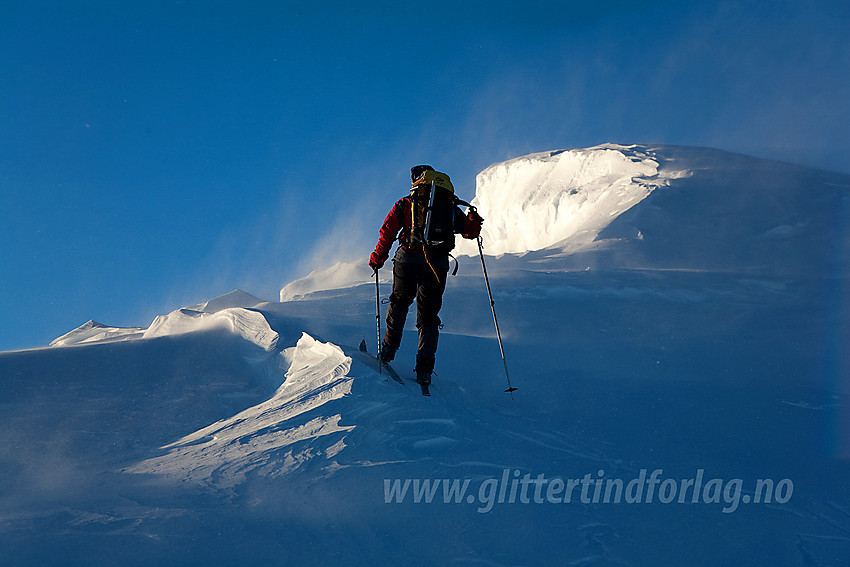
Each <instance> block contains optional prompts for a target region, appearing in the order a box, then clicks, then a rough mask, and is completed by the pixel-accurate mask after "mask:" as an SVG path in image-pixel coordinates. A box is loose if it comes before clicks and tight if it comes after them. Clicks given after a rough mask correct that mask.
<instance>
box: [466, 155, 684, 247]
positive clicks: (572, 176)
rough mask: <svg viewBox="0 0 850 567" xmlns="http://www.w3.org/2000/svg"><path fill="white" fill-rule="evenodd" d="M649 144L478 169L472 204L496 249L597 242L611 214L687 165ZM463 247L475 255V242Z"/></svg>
mask: <svg viewBox="0 0 850 567" xmlns="http://www.w3.org/2000/svg"><path fill="white" fill-rule="evenodd" d="M659 163H660V160H659V158H658V157H657V156H656V152H655V150H653V149H651V148H649V147H648V146H638V145H632V146H621V145H617V144H603V145H600V146H595V147H592V148H586V149H576V150H555V151H550V152H541V153H536V154H530V155H527V156H523V157H519V158H516V159H512V160H509V161H506V162H502V163H497V164H495V165H492V166H490V167H488V168H487V169H485V170H484V171H482V172H481V173H479V174H478V177H477V178H476V193H475V198H474V199H473V200H472V204H473V205H474V206H476V207H477V208H478V211H479V213H480V214H481V216H483V217H484V219H485V223H484V227H483V230H482V236H483V238H484V242H485V243H486V245H487V252H488V253H489V254H510V253H525V252H530V251H534V250H542V249H544V248H548V247H551V246H555V245H559V246H564V247H568V248H570V249H571V250H575V249H578V248H581V247H582V246H584V245H587V244H588V243H590V242H592V241H593V240H594V239H595V238H596V236H597V235H598V234H599V233H600V231H602V229H604V228H605V227H606V226H607V225H608V224H609V223H610V222H611V221H613V220H614V219H615V218H616V217H618V216H619V215H620V214H622V213H623V212H625V211H626V210H628V209H630V208H631V207H633V206H634V205H636V204H637V203H639V202H640V201H642V200H643V199H645V198H646V197H647V196H648V195H649V194H650V193H651V192H652V191H654V190H655V189H658V188H659V187H664V186H668V185H669V181H670V179H674V178H678V177H684V176H687V175H689V174H688V172H687V171H666V170H664V169H662V168H661V167H660V165H659ZM568 240H569V242H568ZM458 251H459V252H461V253H465V254H474V253H475V252H476V250H475V244H474V243H469V242H462V241H461V242H459V243H458Z"/></svg>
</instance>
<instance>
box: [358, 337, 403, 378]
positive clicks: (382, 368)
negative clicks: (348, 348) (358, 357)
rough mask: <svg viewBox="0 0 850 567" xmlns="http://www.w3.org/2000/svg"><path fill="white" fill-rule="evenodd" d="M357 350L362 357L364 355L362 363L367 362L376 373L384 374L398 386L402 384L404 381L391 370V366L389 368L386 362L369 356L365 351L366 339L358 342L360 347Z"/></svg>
mask: <svg viewBox="0 0 850 567" xmlns="http://www.w3.org/2000/svg"><path fill="white" fill-rule="evenodd" d="M358 350H359V351H360V352H361V353H363V354H364V355H366V356H364V357H363V360H364V362H365V361H367V360H368V361H369V364H370V365H371V366H372V367H373V368H375V370H377V371H378V372H386V373H387V375H388V376H389V377H390V378H392V379H393V380H395V381H396V382H398V383H399V384H404V380H402V379H401V377H400V376H399V375H398V372H396V371H395V370H393V368H392V366H390V365H389V364H387V363H386V362H381V360H380V359H379V358H378V357H377V356H372V355H371V354H369V351H368V350H367V349H366V339H363V340H362V341H360V347H359V348H358Z"/></svg>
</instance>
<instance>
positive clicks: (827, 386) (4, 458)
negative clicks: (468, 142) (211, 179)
mask: <svg viewBox="0 0 850 567" xmlns="http://www.w3.org/2000/svg"><path fill="white" fill-rule="evenodd" d="M475 203H476V204H477V206H478V207H479V208H480V210H481V211H482V215H483V216H484V217H485V218H486V219H487V221H486V224H485V227H486V232H485V233H484V245H485V249H486V251H487V253H488V254H490V255H488V256H487V258H486V262H487V269H488V272H489V274H490V279H491V284H492V289H493V294H494V300H495V308H496V310H497V312H498V317H499V323H500V327H501V330H502V337H503V339H504V347H505V356H506V360H507V363H508V366H509V368H510V376H511V381H512V383H513V385H514V386H516V387H518V388H519V389H518V390H517V391H516V392H515V393H514V394H513V396H509V395H508V394H506V393H504V392H503V390H504V388H505V387H506V383H505V381H506V380H505V379H506V377H505V372H504V368H503V366H502V360H501V357H500V353H499V347H498V344H497V343H496V340H495V333H494V328H493V319H492V316H491V311H490V304H489V300H488V297H487V294H486V290H485V288H484V284H483V279H482V277H481V265H480V262H479V259H478V258H475V257H468V256H462V257H460V264H461V267H460V272H459V275H458V276H457V277H453V278H450V281H449V284H448V288H447V291H446V295H445V302H444V306H443V310H442V312H441V317H442V319H443V322H444V323H445V328H444V329H443V333H442V335H441V338H440V346H439V351H438V359H437V367H436V375H435V377H434V383H433V385H432V389H431V391H432V397H430V398H424V397H422V396H421V395H420V394H419V392H418V388H417V387H416V385H415V384H411V383H408V384H405V385H399V384H397V383H395V382H393V381H390V380H388V379H387V377H386V376H384V375H380V374H378V373H377V372H376V371H375V370H374V364H372V363H370V362H369V360H368V359H366V358H364V355H363V353H361V352H360V351H359V350H358V348H357V346H356V345H357V344H358V343H359V342H360V340H361V339H363V338H364V337H365V338H366V339H367V342H368V343H369V346H370V347H371V348H372V350H373V351H374V332H375V311H374V310H375V287H374V280H373V279H370V277H369V276H370V273H369V269H368V267H365V266H366V254H365V253H364V257H363V259H362V262H359V263H358V262H352V263H350V264H343V265H339V266H336V267H331V268H328V269H327V270H318V271H316V272H314V273H312V274H310V275H309V276H308V277H306V278H304V279H302V280H299V281H297V282H293V283H292V284H290V285H288V286H286V287H284V289H283V290H282V291H281V299H282V300H283V301H281V302H266V301H263V300H261V299H259V298H257V297H254V296H252V295H250V294H248V293H246V292H242V291H239V290H237V291H234V292H231V293H228V294H226V295H223V296H221V297H218V298H214V299H212V300H209V301H205V302H201V303H199V304H198V305H193V306H187V307H184V308H182V309H176V310H174V311H172V312H171V313H168V314H165V315H162V316H159V317H157V318H156V319H155V320H154V321H153V322H152V323H151V324H150V325H149V326H148V327H132V328H117V327H108V326H106V325H102V324H99V323H95V322H93V321H89V322H87V323H85V324H84V325H82V326H80V327H79V328H78V329H75V330H73V331H71V332H69V333H67V334H65V335H63V336H62V337H59V338H58V339H56V340H55V341H53V343H51V345H52V346H51V348H44V349H37V350H32V351H21V352H10V353H0V377H2V380H0V431H2V435H0V475H2V478H3V482H2V483H0V549H2V556H0V564H3V565H23V566H29V565H33V566H35V565H58V564H62V565H71V566H75V565H80V566H82V565H86V566H91V565H114V564H121V565H129V566H132V565H139V566H141V565H151V564H169V565H298V566H309V565H317V566H318V565H335V564H345V565H355V566H359V565H363V566H370V567H371V566H373V565H395V564H397V565H535V566H536V565H635V566H643V565H645V566H657V565H694V566H702V565H705V566H713V565H810V566H814V565H836V566H837V565H846V564H847V557H850V488H848V485H847V483H846V482H845V481H846V479H847V478H848V474H850V385H848V380H847V377H848V376H850V358H848V355H847V350H846V345H847V344H848V341H850V301H848V298H850V286H848V276H849V275H850V274H849V273H848V265H849V264H850V262H848V259H850V255H849V254H850V222H848V219H850V176H847V175H840V174H833V173H828V172H823V171H816V170H811V169H805V168H800V167H797V166H793V165H789V164H784V163H779V162H773V161H766V160H757V159H753V158H748V157H746V156H740V155H735V154H729V153H726V152H722V151H718V150H711V149H705V148H682V147H671V146H659V147H654V146H653V147H650V146H619V145H613V144H606V145H603V146H598V147H595V148H588V149H583V150H569V151H555V152H545V153H539V154H534V155H531V156H526V157H523V158H518V159H515V160H510V161H508V162H505V163H504V164H496V165H494V166H492V167H491V168H488V169H487V170H485V171H484V172H482V173H481V175H479V177H478V189H477V194H476V198H475ZM376 236H377V227H376ZM474 252H475V253H476V254H477V248H476V249H475V250H474ZM364 267H365V269H364ZM386 272H389V270H382V274H381V275H382V277H386V276H387V274H386ZM382 290H383V291H384V295H386V294H387V293H388V292H389V287H384V288H382ZM414 324H415V317H409V321H408V326H407V328H406V330H405V335H404V340H403V342H402V346H401V348H400V350H399V352H398V353H397V356H396V360H395V362H394V366H395V368H396V369H397V370H398V371H399V372H400V373H401V375H402V377H403V378H407V379H408V381H410V379H411V378H412V375H413V372H412V370H411V368H412V367H413V364H414V360H415V350H416V331H415V328H414ZM654 471H659V472H658V473H657V477H658V481H659V482H658V483H656V484H655V485H653V486H652V490H653V493H652V494H653V496H652V498H650V496H649V492H648V491H649V490H650V488H649V483H648V480H647V479H649V478H650V477H651V475H652V474H654ZM570 479H572V481H575V482H574V484H573V487H574V489H573V490H572V492H571V493H570V494H571V496H572V497H571V498H570V499H566V498H565V497H564V492H565V490H566V488H565V487H566V486H567V481H569V480H570ZM640 479H643V481H642V484H640V483H638V482H637V481H639V480H640ZM696 479H700V480H699V482H700V486H701V489H700V490H696V489H694V486H695V485H696ZM714 479H716V480H717V482H714ZM544 480H545V484H544ZM582 480H584V485H582V484H581V483H580V481H582ZM616 480H621V481H622V482H623V484H624V486H625V484H626V483H630V482H633V481H634V482H633V484H631V485H630V486H642V492H641V499H640V501H634V499H632V500H631V501H626V500H625V499H622V500H619V501H616V502H615V501H613V500H606V497H605V494H607V492H606V491H608V490H609V488H608V487H609V486H610V487H613V488H615V487H616V482H615V481H616ZM760 480H769V481H770V482H771V491H770V495H771V501H770V502H765V501H764V500H763V495H764V491H763V490H762V492H759V490H760V489H759V488H757V487H758V486H759V485H758V482H759V481H760ZM609 481H611V482H610V483H609ZM686 481H691V484H690V485H686V484H684V483H685V482H686ZM426 482H427V483H428V484H427V485H426V484H425V483H426ZM559 482H560V485H559V484H558V483H559ZM464 483H466V484H464ZM577 483H578V484H577ZM464 486H466V487H467V489H468V490H466V491H465V492H463V491H462V490H463V487H464ZM523 486H524V487H525V488H522V487H523ZM597 486H598V487H599V488H598V493H597V492H596V490H597V488H596V487H597ZM688 486H689V488H688ZM405 487H406V488H405ZM762 487H764V484H762ZM583 488H584V492H582V490H583ZM613 488H612V490H613ZM500 490H504V492H503V493H502V497H501V498H497V496H498V495H499V491H500ZM676 490H678V491H680V492H679V493H678V494H671V491H676ZM457 491H461V492H457ZM402 492H404V494H405V496H404V497H402V496H401V493H402ZM553 494H554V496H553ZM612 494H613V493H612ZM597 495H598V496H597ZM555 496H557V498H555ZM609 496H610V494H609Z"/></svg>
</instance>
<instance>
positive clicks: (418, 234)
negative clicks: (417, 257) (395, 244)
mask: <svg viewBox="0 0 850 567" xmlns="http://www.w3.org/2000/svg"><path fill="white" fill-rule="evenodd" d="M458 202H459V200H458V198H457V197H456V196H455V194H454V187H453V186H452V182H451V180H450V179H449V176H448V175H446V174H445V173H440V172H439V171H425V172H424V174H423V175H422V176H421V177H419V178H418V179H417V180H416V181H414V182H413V186H412V187H411V189H410V209H411V210H410V218H411V227H410V230H409V231H408V234H407V243H406V244H407V245H408V247H410V248H412V249H413V250H420V249H425V247H427V250H428V251H429V252H430V251H431V250H433V251H435V252H444V253H448V252H450V251H451V250H452V248H454V245H455V222H456V220H455V211H456V210H457V209H456V205H457V204H458Z"/></svg>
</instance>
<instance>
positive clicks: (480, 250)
mask: <svg viewBox="0 0 850 567" xmlns="http://www.w3.org/2000/svg"><path fill="white" fill-rule="evenodd" d="M481 241H482V239H481V236H479V237H478V254H479V256H481V269H482V270H484V283H485V284H487V296H488V297H489V298H490V311H492V312H493V324H494V325H495V326H496V338H497V339H498V340H499V352H500V353H501V355H502V364H504V365H505V378H507V380H508V389H507V390H505V392H507V393H509V394H510V395H511V399H513V397H514V394H513V393H514V392H516V388H514V387H513V386H511V377H510V375H509V374H508V362H507V360H505V349H504V347H503V346H502V334H501V333H500V332H499V321H498V319H496V302H495V301H493V292H492V291H490V278H488V277H487V266H486V265H484V246H483V245H482V243H481Z"/></svg>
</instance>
